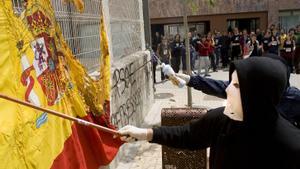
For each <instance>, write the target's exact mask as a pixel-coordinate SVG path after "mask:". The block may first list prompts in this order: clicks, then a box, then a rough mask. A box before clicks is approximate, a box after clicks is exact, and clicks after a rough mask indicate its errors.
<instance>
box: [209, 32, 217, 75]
mask: <svg viewBox="0 0 300 169" xmlns="http://www.w3.org/2000/svg"><path fill="white" fill-rule="evenodd" d="M207 40H208V43H209V52H208V55H209V59H210V66H211V68H212V69H213V71H214V72H216V71H217V65H216V54H215V40H214V36H213V35H212V34H211V32H209V33H208V34H207Z"/></svg>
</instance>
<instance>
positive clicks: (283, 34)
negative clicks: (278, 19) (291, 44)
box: [279, 29, 287, 56]
mask: <svg viewBox="0 0 300 169" xmlns="http://www.w3.org/2000/svg"><path fill="white" fill-rule="evenodd" d="M286 38H287V36H286V33H285V30H284V29H281V30H280V36H279V41H280V45H279V51H280V56H282V55H283V54H284V52H285V49H284V42H285V41H286Z"/></svg>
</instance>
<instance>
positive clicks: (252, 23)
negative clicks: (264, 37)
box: [227, 18, 260, 33]
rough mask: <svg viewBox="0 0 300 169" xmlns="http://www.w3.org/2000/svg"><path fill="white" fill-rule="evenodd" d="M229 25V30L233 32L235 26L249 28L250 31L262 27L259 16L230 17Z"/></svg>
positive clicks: (242, 28)
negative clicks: (245, 17)
mask: <svg viewBox="0 0 300 169" xmlns="http://www.w3.org/2000/svg"><path fill="white" fill-rule="evenodd" d="M227 26H228V31H229V32H232V31H233V29H234V28H238V29H239V30H240V31H242V30H247V31H248V33H250V32H255V30H256V29H258V28H260V22H259V18H249V19H229V20H227Z"/></svg>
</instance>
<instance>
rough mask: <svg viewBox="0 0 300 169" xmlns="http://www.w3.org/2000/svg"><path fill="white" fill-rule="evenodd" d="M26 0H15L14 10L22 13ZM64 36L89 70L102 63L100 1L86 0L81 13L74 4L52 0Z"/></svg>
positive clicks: (95, 68) (97, 67) (96, 67)
mask: <svg viewBox="0 0 300 169" xmlns="http://www.w3.org/2000/svg"><path fill="white" fill-rule="evenodd" d="M23 1H24V0H13V6H14V10H15V12H17V13H21V12H22V10H23ZM51 3H52V6H53V9H54V11H55V16H56V21H57V22H58V23H59V25H60V27H61V30H62V33H63V36H64V38H65V40H66V41H67V43H68V45H69V47H70V49H71V50H72V52H73V54H74V55H75V56H76V58H78V59H79V60H80V62H81V63H82V64H83V66H84V67H85V68H86V69H87V70H88V71H89V72H91V71H94V70H97V69H99V65H100V34H99V26H100V1H99V0H85V1H84V3H85V9H84V12H83V13H79V12H78V11H77V10H76V9H75V7H74V6H73V5H71V4H70V3H65V2H63V0H51Z"/></svg>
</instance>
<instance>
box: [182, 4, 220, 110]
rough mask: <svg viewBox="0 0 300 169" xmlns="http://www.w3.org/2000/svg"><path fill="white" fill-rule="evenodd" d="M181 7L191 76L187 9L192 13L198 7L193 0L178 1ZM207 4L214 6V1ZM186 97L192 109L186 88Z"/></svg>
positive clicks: (189, 95)
mask: <svg viewBox="0 0 300 169" xmlns="http://www.w3.org/2000/svg"><path fill="white" fill-rule="evenodd" d="M179 1H180V2H181V3H182V5H183V24H184V28H185V46H186V69H187V74H188V75H191V59H190V47H189V46H190V39H189V37H188V33H189V26H188V17H187V11H188V8H190V9H191V10H192V12H193V13H195V12H197V11H198V6H197V3H196V2H195V0H179ZM206 1H207V2H208V5H209V6H214V4H215V0H206ZM187 95H188V107H192V92H191V88H190V87H188V90H187Z"/></svg>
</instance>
